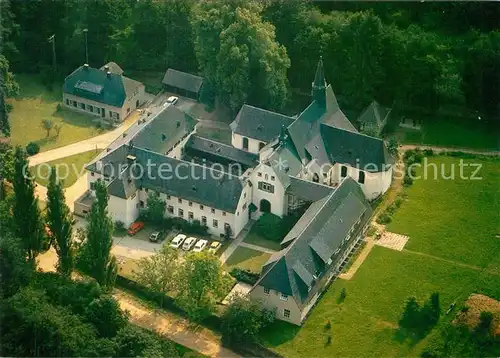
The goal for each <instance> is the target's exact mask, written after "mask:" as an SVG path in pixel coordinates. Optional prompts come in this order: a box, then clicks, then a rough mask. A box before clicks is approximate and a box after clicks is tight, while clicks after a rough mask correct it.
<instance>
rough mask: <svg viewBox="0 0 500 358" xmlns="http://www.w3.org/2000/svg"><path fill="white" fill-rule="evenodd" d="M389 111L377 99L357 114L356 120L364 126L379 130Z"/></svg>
mask: <svg viewBox="0 0 500 358" xmlns="http://www.w3.org/2000/svg"><path fill="white" fill-rule="evenodd" d="M390 112H391V110H390V109H389V108H386V107H382V106H381V105H379V104H378V103H377V101H373V102H372V103H370V105H369V106H368V107H367V108H366V109H365V110H364V111H363V113H362V114H361V115H360V116H359V118H358V121H359V122H360V123H362V124H363V125H364V126H366V127H373V128H376V129H377V130H378V131H380V130H382V127H383V126H384V125H385V123H386V121H387V117H388V116H389V113H390Z"/></svg>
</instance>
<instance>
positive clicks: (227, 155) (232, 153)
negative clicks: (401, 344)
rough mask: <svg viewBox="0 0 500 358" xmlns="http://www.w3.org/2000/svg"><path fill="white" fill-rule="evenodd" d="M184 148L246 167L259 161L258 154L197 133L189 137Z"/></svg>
mask: <svg viewBox="0 0 500 358" xmlns="http://www.w3.org/2000/svg"><path fill="white" fill-rule="evenodd" d="M185 148H186V149H189V148H191V149H194V150H196V151H199V152H203V153H207V154H210V155H212V156H216V157H219V158H223V159H226V160H228V161H230V162H234V163H240V164H243V165H245V166H247V167H254V166H256V165H257V164H258V161H259V156H258V155H256V154H253V153H250V152H246V151H244V150H241V149H238V148H235V147H233V146H230V145H227V144H223V143H219V142H216V141H213V140H211V139H208V138H203V137H200V136H197V135H192V136H190V137H189V139H188V141H187V142H186V146H185Z"/></svg>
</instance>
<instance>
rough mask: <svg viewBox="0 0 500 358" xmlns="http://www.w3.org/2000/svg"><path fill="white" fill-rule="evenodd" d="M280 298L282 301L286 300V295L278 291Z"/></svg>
mask: <svg viewBox="0 0 500 358" xmlns="http://www.w3.org/2000/svg"><path fill="white" fill-rule="evenodd" d="M280 300H282V301H288V296H287V295H285V294H284V293H281V292H280Z"/></svg>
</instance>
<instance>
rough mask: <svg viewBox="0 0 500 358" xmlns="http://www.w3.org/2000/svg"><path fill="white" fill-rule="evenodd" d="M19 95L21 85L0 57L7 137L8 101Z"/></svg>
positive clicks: (0, 112) (1, 111) (0, 120)
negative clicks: (8, 98)
mask: <svg viewBox="0 0 500 358" xmlns="http://www.w3.org/2000/svg"><path fill="white" fill-rule="evenodd" d="M3 6H4V5H3V4H2V13H3V11H6V9H4V8H3ZM1 26H2V25H0V27H1ZM0 34H2V31H0ZM17 94H19V85H18V84H17V82H16V80H15V77H14V75H13V74H12V73H11V72H9V62H8V61H7V59H6V58H5V56H3V55H0V132H2V133H3V134H4V135H6V136H9V135H10V124H9V108H8V105H7V102H6V99H7V97H12V96H15V95H17Z"/></svg>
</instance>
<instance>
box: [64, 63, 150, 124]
mask: <svg viewBox="0 0 500 358" xmlns="http://www.w3.org/2000/svg"><path fill="white" fill-rule="evenodd" d="M144 102H145V92H144V85H143V84H142V83H140V82H138V81H135V80H133V79H130V78H128V77H125V76H123V70H122V69H121V68H120V67H119V66H118V65H117V64H116V63H114V62H110V63H108V64H106V65H104V66H103V67H101V68H100V69H97V68H92V67H90V66H89V65H87V64H85V65H83V66H80V67H78V68H77V69H76V70H75V71H73V72H72V73H71V74H70V75H69V76H67V77H66V79H65V80H64V85H63V104H64V106H65V107H67V108H70V109H72V110H75V111H79V112H82V113H86V114H90V115H93V116H96V117H100V118H102V119H105V120H107V121H110V122H121V121H123V120H124V119H125V118H126V117H127V116H128V115H129V114H130V113H132V112H133V111H134V110H135V109H136V108H138V107H139V106H140V105H142V104H143V103H144Z"/></svg>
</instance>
